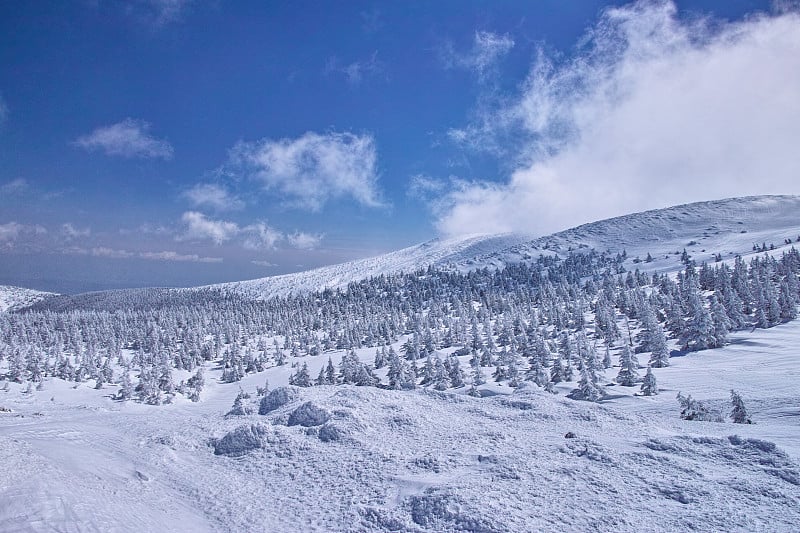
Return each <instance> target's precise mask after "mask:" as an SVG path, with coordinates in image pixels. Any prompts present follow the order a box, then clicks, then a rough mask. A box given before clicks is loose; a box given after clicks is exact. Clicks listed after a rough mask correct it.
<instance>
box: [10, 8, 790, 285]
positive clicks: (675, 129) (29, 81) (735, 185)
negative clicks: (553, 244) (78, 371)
mask: <svg viewBox="0 0 800 533" xmlns="http://www.w3.org/2000/svg"><path fill="white" fill-rule="evenodd" d="M618 6H619V7H618V8H616V9H615V8H614V6H613V5H612V4H609V3H608V2H595V1H581V2H560V1H555V0H554V1H549V0H548V1H537V2H467V1H449V2H447V1H436V2H336V3H334V2H286V3H283V4H279V3H277V2H219V1H214V2H204V1H201V0H194V1H188V0H135V1H130V2H126V1H104V0H96V1H94V2H90V1H76V2H44V3H34V2H16V3H12V2H4V3H2V4H0V283H5V284H15V285H22V286H29V287H34V288H42V289H49V290H56V291H64V292H76V291H82V290H93V289H103V288H115V287H131V286H144V285H156V286H162V285H168V286H187V285H194V284H201V283H212V282H218V281H228V280H237V279H246V278H253V277H262V276H267V275H274V274H280V273H285V272H291V271H296V270H300V269H306V268H311V267H314V266H319V265H322V264H328V263H334V262H340V261H344V260H348V259H353V258H357V257H364V256H368V255H374V254H376V253H380V252H384V251H389V250H392V249H397V248H400V247H403V246H407V245H410V244H414V243H416V242H420V241H423V240H427V239H429V238H433V237H435V236H438V235H445V236H450V235H459V234H463V233H472V232H484V231H488V232H495V231H525V232H529V233H543V232H546V231H554V230H557V229H561V228H564V227H567V226H568V225H571V224H573V223H580V222H587V221H590V220H592V219H594V218H599V217H603V216H612V215H617V214H622V213H625V212H628V211H634V210H639V209H645V208H651V207H659V206H663V205H669V204H670V203H676V202H678V201H691V200H695V199H698V200H699V199H710V198H715V197H725V196H731V195H735V194H745V193H749V194H754V193H761V192H765V193H766V192H783V193H793V192H797V191H796V190H793V188H794V185H793V180H794V178H792V176H795V177H796V175H797V171H798V167H797V163H796V161H795V160H796V159H797V158H796V156H795V157H792V156H791V153H792V146H795V147H796V146H797V141H798V135H797V133H798V132H797V126H796V124H797V123H798V122H800V121H798V120H796V119H797V118H798V117H799V116H800V115H798V109H797V103H796V102H795V101H796V100H797V99H796V97H795V98H792V97H791V96H787V97H786V98H781V95H783V94H786V95H792V94H794V95H796V94H798V93H797V92H796V90H797V89H798V85H800V83H798V80H797V76H795V75H794V74H789V75H787V74H786V71H787V70H788V71H790V72H791V71H800V65H798V60H797V57H800V55H798V54H797V51H798V48H796V45H797V41H798V39H797V35H798V27H800V26H798V17H797V14H796V12H794V11H792V10H777V11H776V10H774V9H772V8H771V7H770V4H769V3H767V2H755V1H753V2H750V1H747V2H746V1H720V2H708V1H700V2H678V3H677V4H672V3H663V2H649V3H638V4H623V3H619V4H618ZM764 58H767V59H764ZM754 65H755V66H754ZM756 66H757V68H756ZM754 69H755V70H757V71H754ZM751 74H752V76H751ZM754 78H755V79H754ZM776 91H777V92H776ZM662 93H663V94H662ZM765 94H773V95H775V100H776V101H772V102H767V103H765V102H764V95H765ZM687 95H689V96H687ZM691 95H695V96H691ZM714 95H720V98H716V97H715V96H714ZM712 96H713V98H712ZM710 100H712V101H713V102H714V105H712V106H710V107H711V108H713V109H711V110H709V106H708V105H706V103H707V102H709V101H710ZM765 106H766V108H765ZM755 107H757V108H758V113H755V112H752V113H751V112H748V111H747V110H748V109H753V108H755ZM716 108H719V109H716ZM678 118H680V121H678V120H676V119H678ZM793 124H794V125H793ZM595 125H602V130H600V129H599V128H600V126H595ZM709 125H710V126H709ZM732 131H736V132H737V133H732ZM626 132H630V133H626ZM685 132H693V133H692V134H691V135H688V136H687V135H684V133H685ZM748 132H749V133H748ZM626 135H627V136H626ZM698 136H699V137H698ZM698 139H700V141H702V142H701V143H699V142H698ZM673 140H675V142H674V143H673ZM698 144H702V145H703V146H707V147H708V149H707V150H705V151H703V150H701V151H699V152H698V151H697V150H696V147H697V146H698ZM673 145H674V146H673ZM742 146H747V147H748V148H747V149H746V150H743V149H742V148H741V147H742ZM738 154H743V155H740V157H741V158H745V157H747V158H748V159H747V160H746V161H744V162H742V161H738V160H737V156H738ZM756 156H758V157H756ZM758 158H763V159H764V160H769V161H770V163H769V164H766V165H765V164H763V162H761V163H760V164H759V165H756V164H752V165H751V164H750V163H749V162H752V161H754V160H756V159H758ZM695 160H696V162H695ZM687 161H688V162H687ZM609 162H611V163H609ZM761 171H768V172H769V175H770V176H772V177H771V178H770V180H771V181H770V180H767V181H766V182H764V180H763V179H761V180H760V181H759V179H760V177H759V176H760V174H759V172H761ZM672 176H678V178H677V179H679V180H686V183H687V184H692V185H693V186H692V187H691V188H689V187H680V186H677V187H675V186H673V187H670V188H669V189H667V188H659V187H661V186H660V185H658V184H662V183H664V182H665V181H671V180H672ZM698 180H700V181H703V182H704V183H707V186H706V187H694V184H696V183H698ZM654 184H655V187H654ZM672 185H676V184H675V183H672ZM653 191H655V193H653ZM586 195H589V196H591V198H588V199H584V200H580V199H579V197H580V196H586Z"/></svg>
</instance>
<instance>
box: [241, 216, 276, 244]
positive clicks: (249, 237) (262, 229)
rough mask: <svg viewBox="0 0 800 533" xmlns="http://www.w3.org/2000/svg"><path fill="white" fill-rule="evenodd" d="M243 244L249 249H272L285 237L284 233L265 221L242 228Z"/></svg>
mask: <svg viewBox="0 0 800 533" xmlns="http://www.w3.org/2000/svg"><path fill="white" fill-rule="evenodd" d="M242 234H243V235H244V242H243V246H244V247H245V248H247V249H248V250H272V249H274V248H275V246H276V245H277V244H278V242H280V241H281V240H282V239H283V233H282V232H280V231H278V230H277V229H275V228H272V227H270V226H268V225H267V224H266V223H264V222H256V223H255V224H250V225H249V226H245V227H244V228H242Z"/></svg>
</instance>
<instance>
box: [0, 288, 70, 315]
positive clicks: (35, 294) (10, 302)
mask: <svg viewBox="0 0 800 533" xmlns="http://www.w3.org/2000/svg"><path fill="white" fill-rule="evenodd" d="M52 296H56V294H55V293H52V292H43V291H36V290H33V289H25V288H23V287H14V286H11V285H0V313H3V312H6V311H14V310H16V309H21V308H23V307H28V306H29V305H33V304H35V303H36V302H39V301H41V300H44V299H46V298H50V297H52Z"/></svg>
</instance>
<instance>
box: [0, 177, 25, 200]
mask: <svg viewBox="0 0 800 533" xmlns="http://www.w3.org/2000/svg"><path fill="white" fill-rule="evenodd" d="M27 189H28V182H27V181H26V180H25V179H24V178H17V179H14V180H11V181H9V182H8V183H4V184H3V185H0V194H2V195H3V196H16V195H19V194H22V193H23V192H25V191H26V190H27Z"/></svg>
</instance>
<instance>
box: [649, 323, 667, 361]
mask: <svg viewBox="0 0 800 533" xmlns="http://www.w3.org/2000/svg"><path fill="white" fill-rule="evenodd" d="M650 348H651V349H652V353H651V354H650V365H651V366H653V367H655V368H664V367H666V366H669V346H668V345H667V336H666V334H665V333H664V328H662V327H661V324H659V323H658V322H656V323H655V324H654V325H653V326H652V330H651V332H650Z"/></svg>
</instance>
